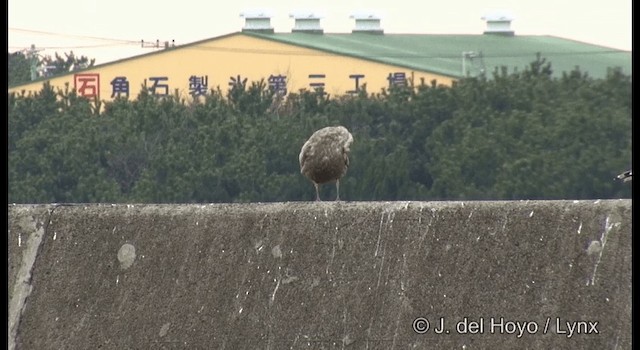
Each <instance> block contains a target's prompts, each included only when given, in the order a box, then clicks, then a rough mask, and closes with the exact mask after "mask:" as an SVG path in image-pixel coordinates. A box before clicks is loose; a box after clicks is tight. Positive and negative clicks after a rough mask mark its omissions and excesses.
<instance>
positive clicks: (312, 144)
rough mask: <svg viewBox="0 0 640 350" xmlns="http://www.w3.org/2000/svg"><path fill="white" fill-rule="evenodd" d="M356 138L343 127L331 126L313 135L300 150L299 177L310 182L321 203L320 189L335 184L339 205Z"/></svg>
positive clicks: (317, 199)
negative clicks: (330, 183)
mask: <svg viewBox="0 0 640 350" xmlns="http://www.w3.org/2000/svg"><path fill="white" fill-rule="evenodd" d="M352 142H353V136H352V135H351V133H350V132H349V130H347V128H345V127H344V126H328V127H326V128H322V129H320V130H318V131H316V132H314V133H313V135H311V137H310V138H309V140H307V142H305V143H304V145H303V146H302V150H300V156H299V157H298V158H299V160H300V173H302V174H303V175H304V176H306V177H307V178H309V180H311V182H313V185H314V186H315V188H316V201H319V200H320V192H319V186H320V185H321V184H323V183H327V182H330V181H335V182H336V194H337V195H336V201H339V200H340V178H341V177H343V176H344V174H346V173H347V169H348V168H349V152H350V149H349V146H350V145H351V143H352Z"/></svg>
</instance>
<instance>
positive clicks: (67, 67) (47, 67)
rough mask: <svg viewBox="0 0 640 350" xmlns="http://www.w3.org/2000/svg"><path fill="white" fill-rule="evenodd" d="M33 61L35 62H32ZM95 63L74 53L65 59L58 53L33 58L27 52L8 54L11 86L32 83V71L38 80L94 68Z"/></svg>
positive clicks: (65, 56) (67, 55) (65, 55)
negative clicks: (52, 55)
mask: <svg viewBox="0 0 640 350" xmlns="http://www.w3.org/2000/svg"><path fill="white" fill-rule="evenodd" d="M32 59H33V60H35V61H33V62H32ZM95 62H96V60H95V59H89V58H88V57H86V56H80V57H77V56H76V55H75V54H74V53H73V51H71V52H69V53H64V57H63V56H60V55H58V53H57V52H56V53H55V57H51V56H48V55H47V56H40V55H37V54H35V55H33V56H31V55H30V54H29V53H28V52H27V51H17V52H14V53H8V66H7V73H8V74H7V75H8V76H9V86H14V85H19V84H24V83H28V82H30V81H31V71H32V69H33V70H34V72H33V73H34V74H35V76H36V78H41V77H48V76H52V75H57V74H63V73H67V72H72V71H76V70H79V69H84V68H88V67H93V65H94V64H95Z"/></svg>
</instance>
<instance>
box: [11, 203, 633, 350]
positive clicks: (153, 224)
mask: <svg viewBox="0 0 640 350" xmlns="http://www.w3.org/2000/svg"><path fill="white" fill-rule="evenodd" d="M54 207H55V206H21V205H11V206H9V228H10V231H9V283H10V286H9V291H10V293H9V297H10V309H11V307H13V309H11V310H17V312H16V311H14V314H13V315H14V317H13V318H11V315H10V320H9V326H10V330H11V329H13V330H14V332H11V331H10V332H9V342H10V345H11V346H13V344H14V343H12V342H14V341H15V348H16V349H88V348H91V349H97V348H103V349H187V348H188V349H342V348H346V349H436V348H442V349H516V348H517V349H630V348H631V201H630V200H600V201H521V202H392V203H382V202H370V203H367V202H359V203H349V202H342V203H334V202H325V203H273V204H234V205H231V204H216V205H77V206H64V207H55V208H54ZM38 235H39V236H38ZM38 237H41V239H39V238H38ZM33 254H37V256H35V255H33ZM31 288H32V289H31ZM29 291H30V293H27V292H29ZM421 317H422V318H424V319H427V320H429V321H430V322H431V325H430V326H431V327H430V329H429V330H428V331H427V332H426V333H425V334H417V333H416V332H415V331H414V330H413V327H412V325H413V324H414V320H416V319H417V318H421ZM441 317H442V318H444V320H445V328H446V329H447V330H448V332H449V334H446V332H445V333H443V334H437V333H435V331H436V329H437V328H439V325H438V322H439V320H440V318H441ZM465 317H466V318H467V321H469V322H467V327H466V329H464V327H463V326H464V325H465V324H464V323H459V322H463V321H464V320H465ZM501 318H502V325H503V326H504V328H501V327H499V326H496V325H499V324H500V319H501ZM547 320H548V321H549V322H548V324H547ZM422 321H423V320H422V319H418V322H415V324H416V325H417V326H422V325H424V323H423V322H422ZM471 321H474V322H480V321H482V326H483V328H479V325H480V323H478V324H477V325H476V324H472V323H471ZM515 321H518V322H519V324H520V325H521V326H522V325H523V322H528V323H526V326H527V328H526V329H525V330H524V332H522V333H524V334H520V333H521V330H519V329H518V328H517V327H516V324H515V323H512V322H515ZM421 322H422V323H421ZM567 322H570V323H569V325H568V324H567ZM575 322H578V323H575ZM574 324H577V325H578V326H577V328H575V329H574V330H573V331H574V333H573V334H571V330H572V328H571V327H572V325H574ZM456 326H458V327H456ZM12 327H13V328H12ZM545 328H546V331H545ZM465 330H466V331H467V333H466V334H461V333H460V332H461V331H465ZM471 331H473V332H475V333H476V334H471V333H469V332H471ZM501 331H502V332H504V334H500V332H501ZM596 331H597V334H596V333H595V332H596ZM507 332H509V333H512V334H506V333H507ZM514 332H515V333H514ZM578 332H579V334H578ZM529 333H533V334H529ZM586 333H590V334H586ZM12 337H13V338H12Z"/></svg>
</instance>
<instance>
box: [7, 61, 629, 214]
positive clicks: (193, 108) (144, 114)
mask: <svg viewBox="0 0 640 350" xmlns="http://www.w3.org/2000/svg"><path fill="white" fill-rule="evenodd" d="M551 73H552V66H551V63H550V62H547V61H545V60H544V59H542V58H538V59H537V60H536V61H534V62H532V63H531V64H530V65H529V66H527V67H524V68H523V69H521V70H517V71H512V72H508V71H507V69H506V68H501V69H496V70H495V71H494V72H493V74H492V76H491V77H490V78H485V77H477V78H465V79H462V80H460V81H458V82H456V83H454V84H453V85H452V86H450V87H449V86H443V85H438V84H437V83H436V82H435V81H434V82H431V83H427V84H425V83H421V84H413V83H412V84H409V85H408V86H398V87H392V88H390V89H389V90H383V91H381V92H375V93H368V92H366V87H365V89H363V90H362V91H361V92H360V93H359V94H357V95H348V96H327V95H325V94H323V93H322V92H316V91H306V90H301V91H297V92H290V93H289V94H288V95H287V96H286V97H285V98H282V97H281V96H277V95H274V93H273V92H272V91H271V90H270V89H269V87H268V85H267V84H265V82H264V81H258V82H253V83H246V84H239V85H238V86H236V87H234V88H232V89H230V90H229V91H224V92H223V91H221V90H220V89H214V90H212V91H211V93H210V94H208V95H207V96H206V97H204V98H203V97H200V100H199V101H193V100H191V99H190V98H189V99H183V98H180V97H178V96H168V97H161V98H159V97H157V96H154V95H152V94H150V93H149V92H148V91H145V90H143V91H142V92H141V93H140V94H139V96H137V97H136V98H134V99H129V100H127V99H123V98H118V99H116V100H114V101H112V102H106V103H104V105H102V106H95V105H94V104H92V102H90V101H88V100H86V99H85V98H82V97H79V96H77V95H76V94H75V92H73V91H55V89H53V88H52V87H51V86H49V85H47V84H46V83H45V84H44V85H43V88H42V90H41V91H40V92H38V93H37V94H34V95H22V94H10V95H9V98H8V111H9V112H8V118H9V120H8V127H9V142H8V147H9V169H8V172H9V202H10V203H50V202H137V203H170V202H181V203H190V202H199V203H202V202H272V201H300V200H313V199H314V197H315V192H314V190H313V186H312V184H311V183H310V182H309V181H308V180H307V179H306V178H304V177H303V176H302V175H301V174H300V169H299V164H298V153H299V152H300V148H301V147H302V145H303V143H304V142H305V141H306V139H307V138H308V137H309V136H310V135H311V134H312V133H313V132H314V131H315V130H317V129H319V128H321V127H324V126H329V125H344V126H346V127H347V128H348V129H349V130H350V131H351V133H352V134H353V136H354V140H355V141H354V143H353V144H352V147H351V150H352V152H351V156H350V159H351V163H350V168H349V171H348V173H347V175H346V176H345V177H344V178H343V180H342V181H341V185H340V190H341V197H342V198H343V199H344V200H353V201H362V200H516V199H589V198H603V199H606V198H629V197H630V196H631V188H630V187H631V186H630V185H629V184H628V183H627V184H621V183H619V182H616V181H614V180H613V178H614V177H615V175H616V174H618V173H620V172H622V171H623V170H626V169H628V168H629V167H630V164H631V99H632V97H631V77H630V76H627V75H625V74H623V73H622V72H621V71H620V70H617V69H611V70H610V71H609V74H608V75H607V77H606V78H604V79H593V78H591V77H589V76H588V74H587V73H585V72H582V71H580V70H579V69H578V68H576V69H575V70H574V71H571V72H566V73H564V74H563V75H562V77H559V78H554V77H552V74H551ZM321 190H322V193H321V196H322V198H324V199H325V200H328V199H333V198H335V186H333V185H325V186H322V187H321Z"/></svg>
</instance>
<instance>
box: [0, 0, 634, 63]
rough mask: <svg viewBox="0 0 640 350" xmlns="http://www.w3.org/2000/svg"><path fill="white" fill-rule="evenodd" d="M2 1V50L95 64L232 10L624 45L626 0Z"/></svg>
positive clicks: (233, 22) (197, 32)
mask: <svg viewBox="0 0 640 350" xmlns="http://www.w3.org/2000/svg"><path fill="white" fill-rule="evenodd" d="M291 3H292V2H291V1H289V0H271V1H256V0H234V1H220V0H218V1H215V0H206V1H205V0H179V1H157V0H58V1H50V0H9V1H8V25H9V31H8V46H9V47H8V50H9V52H15V51H20V50H25V49H28V48H29V47H30V46H31V45H32V44H33V45H35V47H36V49H39V50H42V51H39V52H38V54H39V55H51V56H53V55H54V54H55V53H56V52H57V53H58V54H60V55H62V54H63V53H68V52H70V51H73V52H74V54H75V55H76V56H82V55H84V56H87V57H89V58H95V59H96V64H102V63H107V62H110V61H114V60H118V59H121V58H126V57H131V56H135V55H140V54H145V53H149V52H152V51H154V50H158V49H156V48H152V47H145V48H143V47H141V43H140V41H141V40H144V41H145V42H147V43H149V42H153V43H155V42H156V40H159V41H160V42H161V43H164V42H166V41H168V42H171V41H174V42H175V44H176V45H182V44H188V43H192V42H194V41H199V40H203V39H209V38H214V37H217V36H221V35H225V34H229V33H234V32H239V31H241V30H242V27H243V25H244V18H242V17H240V13H241V12H243V11H246V10H253V9H266V10H268V11H269V12H271V13H272V14H273V17H272V19H271V26H272V27H273V28H274V30H275V31H276V32H284V33H286V32H290V31H291V28H292V27H293V23H294V20H293V18H290V16H289V15H290V14H291V12H293V11H296V10H301V9H308V10H314V11H315V12H318V13H320V14H322V15H323V18H322V20H321V25H322V27H323V28H324V32H325V33H349V32H351V29H353V27H354V19H352V18H350V17H349V16H350V15H351V14H353V13H354V12H359V11H361V10H368V11H373V12H375V13H377V14H379V15H380V16H381V18H382V19H381V27H382V28H383V29H384V32H385V33H415V34H482V32H483V31H484V30H485V28H486V23H485V22H484V21H483V20H482V19H481V18H482V16H483V15H485V14H486V13H488V12H491V11H495V10H507V11H509V12H510V13H512V14H513V17H514V20H513V22H512V23H511V29H512V30H514V31H515V35H551V36H557V37H561V38H566V39H572V40H578V41H582V42H586V43H591V44H596V45H601V46H606V47H610V48H615V49H620V50H627V51H631V32H632V30H631V23H632V11H631V6H632V5H631V4H632V0H608V1H602V0H444V1H429V0H411V1H409V0H394V1H390V0H384V1H382V0H366V1H364V0H353V1H344V0H325V1H322V2H320V1H317V0H316V1H309V0H300V1H297V2H295V3H296V5H291Z"/></svg>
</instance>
